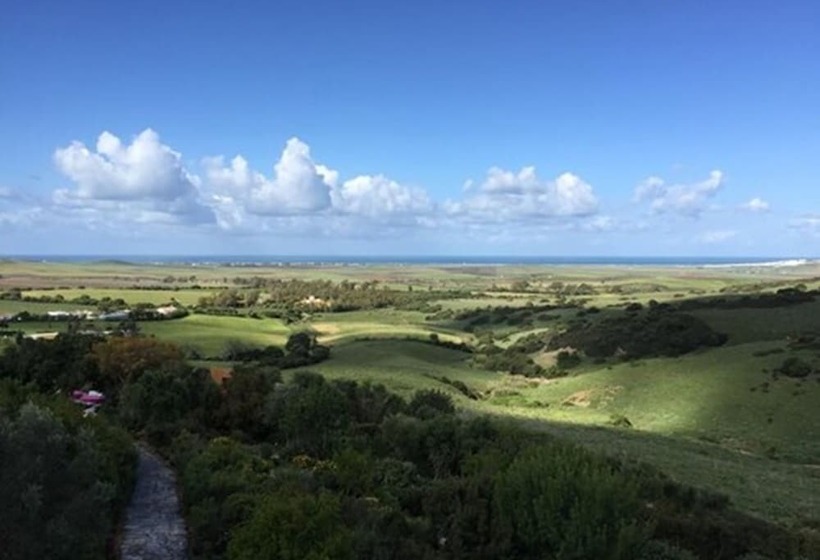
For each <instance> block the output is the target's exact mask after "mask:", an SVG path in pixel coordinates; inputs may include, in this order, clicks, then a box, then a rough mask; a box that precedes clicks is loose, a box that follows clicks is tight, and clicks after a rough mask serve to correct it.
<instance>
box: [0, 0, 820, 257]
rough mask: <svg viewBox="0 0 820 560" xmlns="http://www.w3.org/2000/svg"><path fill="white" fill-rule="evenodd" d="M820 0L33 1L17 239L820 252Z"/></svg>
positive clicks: (12, 215) (13, 52)
mask: <svg viewBox="0 0 820 560" xmlns="http://www.w3.org/2000/svg"><path fill="white" fill-rule="evenodd" d="M819 91H820V2H817V1H816V0H778V1H774V0H771V1H761V0H742V1H741V0H721V2H691V1H687V0H611V1H606V2H604V1H601V0H595V1H592V0H574V1H572V2H569V1H563V2H558V1H543V0H540V1H538V0H512V1H508V2H502V1H500V0H495V1H489V0H471V1H469V2H467V1H463V2H456V1H450V2H442V1H440V0H439V1H432V0H415V1H413V2H401V3H399V2H385V1H375V0H348V1H346V2H338V1H331V0H302V1H300V2H278V1H273V2H271V1H261V0H260V1H257V0H232V1H231V2H227V1H224V0H211V1H208V2H202V1H200V0H196V1H195V0H175V1H173V2H168V1H158V0H141V1H140V2H111V1H110V0H109V1H105V2H103V1H91V0H73V1H72V2H65V1H64V0H27V1H26V2H7V3H5V4H4V5H3V6H2V16H0V255H21V254H27V255H31V254H48V255H55V254H70V255H78V254H89V255H183V254H190V255H194V254H195V255H208V254H236V255H520V256H574V255H578V256H605V255H613V256H776V257H797V256H808V257H815V256H820V164H819V163H818V162H820V96H819V95H818V92H819Z"/></svg>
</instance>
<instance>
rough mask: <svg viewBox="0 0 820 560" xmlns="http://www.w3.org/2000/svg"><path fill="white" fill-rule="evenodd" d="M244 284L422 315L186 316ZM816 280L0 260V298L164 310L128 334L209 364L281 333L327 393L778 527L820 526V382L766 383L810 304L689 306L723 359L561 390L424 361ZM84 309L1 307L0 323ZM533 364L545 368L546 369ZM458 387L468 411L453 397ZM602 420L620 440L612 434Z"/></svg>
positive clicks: (648, 365)
mask: <svg viewBox="0 0 820 560" xmlns="http://www.w3.org/2000/svg"><path fill="white" fill-rule="evenodd" d="M253 278H257V279H258V278H261V279H279V280H288V279H300V280H317V279H322V280H331V281H333V282H341V281H347V282H365V281H367V282H372V281H377V282H378V283H379V285H380V286H381V288H380V289H389V290H398V291H410V290H411V288H412V290H415V291H417V292H422V293H429V292H433V296H435V297H433V296H431V298H430V299H429V301H425V302H424V305H423V306H422V308H420V309H413V310H411V309H397V308H395V307H390V306H387V307H382V308H377V309H366V310H360V311H345V312H326V311H321V310H310V309H308V310H303V311H301V312H300V313H301V314H300V315H299V316H298V317H296V318H295V319H293V318H290V319H288V320H285V319H280V318H271V317H268V316H264V315H259V314H256V313H254V314H256V315H257V317H256V318H255V317H253V316H251V315H252V313H251V310H240V311H239V312H238V314H237V315H212V314H204V313H203V312H196V311H197V310H196V309H194V306H196V305H197V303H198V302H199V301H200V298H202V297H203V296H212V295H214V294H216V293H218V292H219V291H220V290H223V289H225V288H232V287H236V286H240V289H242V288H241V286H242V285H243V282H245V281H247V280H249V279H253ZM818 278H820V266H818V265H814V264H812V265H807V266H803V267H790V268H782V269H780V268H770V267H739V268H721V267H718V268H703V267H700V268H697V267H670V268H658V267H597V266H588V267H580V266H552V267H536V266H526V267H525V266H463V267H456V266H422V265H419V266H387V265H378V266H314V267H311V266H306V265H305V266H281V267H224V266H216V265H214V266H198V267H186V266H182V265H166V266H150V265H128V264H123V263H116V262H106V263H96V264H50V263H30V262H0V292H2V291H3V290H10V289H12V288H19V289H21V290H22V291H21V294H22V296H24V297H28V298H42V297H43V296H46V297H50V298H53V297H54V296H57V295H60V296H62V297H63V298H64V299H65V300H72V299H75V298H78V297H82V296H83V295H86V296H88V297H90V298H93V299H97V300H99V299H102V298H110V299H112V300H113V299H122V300H124V301H125V302H126V303H127V304H129V305H134V304H138V303H148V304H153V305H161V304H166V303H169V302H171V301H175V302H177V303H178V304H179V305H181V306H184V307H187V308H190V310H191V311H192V313H191V314H189V315H188V316H186V317H184V318H180V319H174V320H167V321H143V322H140V324H139V329H140V331H141V332H142V333H143V334H146V335H150V336H155V337H157V338H160V339H164V340H168V341H171V342H174V343H176V344H179V345H180V346H182V347H184V348H186V349H189V350H196V354H198V355H199V356H200V357H208V358H219V357H220V355H221V354H222V353H223V351H224V349H225V347H226V345H228V344H229V343H231V342H233V341H240V342H242V343H244V344H247V345H251V346H260V347H261V346H267V345H276V346H282V345H284V343H285V341H286V340H287V338H288V336H289V335H290V334H292V333H295V332H299V331H310V332H312V333H314V334H316V336H317V338H318V341H319V342H320V343H322V344H326V345H329V346H331V355H330V358H329V359H328V360H326V361H324V362H322V363H319V364H316V365H314V366H311V367H310V368H309V369H311V370H314V371H318V372H320V373H322V374H323V375H325V376H327V377H329V378H337V379H354V380H357V381H370V382H374V383H382V384H384V385H386V386H387V387H388V388H389V389H392V390H394V391H397V392H398V393H400V394H402V395H404V396H410V395H411V394H412V393H413V392H414V391H416V390H419V389H426V388H435V389H438V390H441V391H445V392H447V393H449V394H450V395H452V396H453V398H454V400H455V402H456V403H457V404H458V406H460V407H461V409H462V410H463V411H464V413H465V414H490V415H492V416H494V417H498V418H501V419H504V420H506V421H511V422H517V423H521V424H523V425H526V426H527V427H529V428H531V429H532V430H535V431H546V432H550V433H554V434H556V435H558V436H560V437H564V438H567V439H570V440H572V441H575V442H577V443H579V444H582V445H585V446H588V447H590V448H592V449H595V450H597V451H600V452H603V453H607V454H611V455H615V456H624V457H629V458H631V459H634V460H637V461H643V462H646V463H649V464H651V465H654V466H656V467H658V468H660V469H661V470H663V471H664V472H665V473H666V474H668V475H669V476H671V477H672V478H674V479H675V480H678V481H681V482H684V483H687V484H691V485H694V486H698V487H704V488H708V489H710V490H714V491H719V492H723V493H725V494H727V495H729V496H730V498H731V500H732V502H733V503H734V504H735V506H736V507H738V508H740V509H741V510H743V511H746V512H749V513H752V514H754V515H758V516H760V517H763V518H766V519H769V520H773V521H778V522H784V523H789V524H802V523H809V522H815V523H816V522H817V521H818V520H820V414H818V410H820V374H819V373H817V372H815V373H813V374H811V375H809V376H807V377H805V378H802V379H795V378H789V377H785V376H776V375H773V372H774V371H775V370H776V369H777V368H778V366H779V365H780V364H781V363H782V362H783V360H784V358H785V357H787V356H796V357H799V358H801V359H803V360H805V361H807V362H809V363H812V364H815V366H816V368H817V369H818V371H820V348H816V347H812V346H811V345H809V346H806V347H800V348H797V347H792V344H793V342H794V340H795V339H796V338H797V337H799V336H802V335H807V334H808V335H818V336H820V301H818V300H815V301H811V302H807V303H800V304H797V305H786V306H777V307H771V308H755V307H738V308H733V309H725V308H715V307H709V306H705V307H698V308H697V309H694V310H692V311H691V312H689V313H691V314H692V315H694V316H695V317H698V318H700V319H702V320H703V321H704V322H705V323H706V324H708V325H709V326H710V327H711V328H712V329H714V330H715V331H718V332H721V333H725V334H726V335H727V336H728V340H727V342H726V344H724V345H722V346H719V347H709V348H701V349H699V350H696V351H694V352H690V353H687V354H684V355H682V356H679V357H674V358H672V357H664V358H642V359H636V360H631V361H612V360H609V361H604V362H601V363H595V361H594V360H590V359H584V360H583V362H582V363H581V364H580V365H579V366H578V367H577V368H574V369H572V370H571V371H570V373H569V375H567V376H565V377H559V378H555V379H544V378H525V377H522V376H518V375H510V374H508V373H507V372H505V371H489V370H485V369H481V368H479V367H476V366H475V365H474V364H473V363H472V362H473V357H472V356H471V354H469V353H467V352H463V351H459V350H455V349H451V348H446V347H442V346H437V345H434V344H432V343H430V336H431V334H435V335H436V336H437V337H438V339H439V340H440V341H444V342H454V343H461V342H464V343H467V344H470V345H475V344H476V343H477V341H478V340H479V339H480V338H481V337H488V336H489V337H491V338H492V339H493V340H494V341H495V343H496V344H497V345H498V347H499V348H502V349H503V348H508V347H510V346H512V345H514V344H515V343H517V342H518V341H520V340H522V339H524V337H526V336H527V335H530V334H541V335H552V334H554V333H557V332H560V331H561V330H563V329H565V328H566V326H567V325H569V324H571V322H572V321H574V320H576V319H577V318H578V316H579V313H581V312H582V311H583V310H586V309H589V308H596V309H598V310H599V311H598V315H597V316H599V317H609V316H618V314H619V313H621V312H622V309H623V308H624V306H626V305H628V304H630V303H641V304H644V305H645V304H647V303H648V302H649V301H650V300H655V301H656V302H672V303H674V302H676V301H684V300H687V299H691V298H700V297H705V296H722V297H727V296H731V295H732V294H757V293H764V292H774V291H776V290H777V289H780V288H789V287H793V286H796V285H798V284H804V285H806V286H807V287H808V288H815V287H820V281H818ZM582 284H583V285H584V286H583V288H579V286H581V285H582ZM439 296H440V297H439ZM545 306H549V308H547V307H545ZM502 307H509V308H515V309H516V310H520V312H522V313H524V315H522V317H525V320H522V321H519V320H518V319H516V320H515V321H512V320H505V317H506V318H508V316H498V317H495V316H493V315H492V313H493V310H494V309H498V308H502ZM88 308H89V306H82V305H76V304H72V303H66V302H60V303H45V302H42V301H24V300H21V299H14V300H12V299H0V315H4V314H15V313H20V312H22V311H28V312H30V313H32V314H43V313H46V312H47V311H51V310H66V311H72V310H78V309H88ZM92 308H93V306H92ZM482 310H484V311H486V312H487V313H488V314H489V315H488V316H489V319H487V320H485V321H484V322H483V323H481V324H479V323H477V322H476V320H475V315H470V312H481V311H482ZM531 310H532V312H531V313H529V311H531ZM97 326H101V327H105V325H97ZM11 327H13V328H18V327H19V328H20V329H21V330H23V331H24V332H27V333H34V332H49V331H60V330H63V329H64V328H65V325H62V324H60V323H49V322H31V323H19V324H18V323H12V324H11V325H10V328H11ZM3 343H4V344H8V342H3ZM533 359H534V360H536V361H537V362H539V363H544V364H549V363H552V362H553V361H554V356H553V355H549V354H546V353H545V354H539V355H534V356H533ZM199 363H201V364H204V365H207V364H209V363H213V364H216V363H218V364H220V365H225V364H223V363H222V362H207V361H206V362H199ZM454 382H458V383H454ZM457 385H460V386H461V388H459V387H458V386H457ZM463 387H467V389H468V390H469V391H470V392H471V393H472V395H473V396H474V397H475V396H476V395H479V396H480V397H479V398H468V396H466V395H465V393H464V391H463ZM618 420H620V425H621V426H623V425H624V420H626V421H627V422H628V424H629V425H631V427H630V428H626V427H615V426H614V423H616V421H618ZM812 520H813V521H812Z"/></svg>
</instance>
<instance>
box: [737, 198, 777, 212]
mask: <svg viewBox="0 0 820 560" xmlns="http://www.w3.org/2000/svg"><path fill="white" fill-rule="evenodd" d="M741 208H742V209H743V210H748V211H749V212H768V211H769V208H770V206H769V203H768V202H766V201H765V200H763V199H762V198H758V197H755V198H753V199H751V200H750V201H748V202H746V203H744V204H742V205H741Z"/></svg>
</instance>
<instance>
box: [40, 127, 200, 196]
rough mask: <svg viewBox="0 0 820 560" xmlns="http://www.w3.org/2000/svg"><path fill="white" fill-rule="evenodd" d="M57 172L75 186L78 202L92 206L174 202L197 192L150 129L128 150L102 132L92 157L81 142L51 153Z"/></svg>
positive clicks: (175, 157)
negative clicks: (119, 202) (101, 202)
mask: <svg viewBox="0 0 820 560" xmlns="http://www.w3.org/2000/svg"><path fill="white" fill-rule="evenodd" d="M54 162H55V163H56V165H57V168H58V169H59V170H60V171H61V172H62V173H63V174H64V175H66V176H67V177H69V178H70V179H71V180H72V181H74V182H75V183H76V185H77V190H76V191H75V192H74V193H73V194H74V195H75V196H77V197H78V198H88V199H96V200H142V199H156V200H174V199H178V198H181V197H185V196H189V195H190V194H192V193H194V192H195V191H196V185H195V184H196V181H197V179H196V177H195V176H193V175H192V174H190V173H189V172H188V171H187V170H186V169H185V167H184V166H183V165H182V160H181V157H180V154H179V153H177V152H175V151H174V150H172V149H171V148H170V147H168V146H166V145H164V144H162V143H161V142H160V139H159V135H158V134H157V133H156V132H154V131H153V130H151V129H150V128H148V129H146V130H144V131H142V132H141V133H139V134H138V135H137V136H136V137H135V138H134V140H133V141H132V142H131V144H129V145H123V143H122V141H121V140H120V139H119V138H117V137H116V136H114V135H113V134H111V133H110V132H107V131H106V132H103V133H102V134H100V136H99V138H98V139H97V146H96V151H91V150H90V149H88V148H87V147H86V146H85V144H83V143H82V142H79V141H76V140H75V141H74V142H72V143H71V144H70V145H69V146H67V147H65V148H59V149H58V150H57V151H55V152H54Z"/></svg>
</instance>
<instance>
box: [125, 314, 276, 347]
mask: <svg viewBox="0 0 820 560" xmlns="http://www.w3.org/2000/svg"><path fill="white" fill-rule="evenodd" d="M141 329H142V332H144V333H145V334H149V335H153V336H156V337H157V338H162V339H165V340H169V341H171V342H174V343H176V344H179V345H180V346H183V347H185V348H193V349H196V350H197V351H198V352H199V353H200V354H201V355H203V356H219V355H220V354H221V352H222V351H223V350H224V349H225V345H226V344H227V343H228V342H229V341H242V342H245V343H247V344H252V345H258V346H268V345H275V346H282V345H283V344H284V343H285V341H286V340H287V336H288V334H289V332H290V331H289V329H288V328H287V327H286V326H285V325H284V324H283V323H282V322H281V321H277V320H275V319H249V318H247V317H221V316H211V315H189V316H188V317H183V318H182V319H175V320H172V321H151V322H144V323H141Z"/></svg>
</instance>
